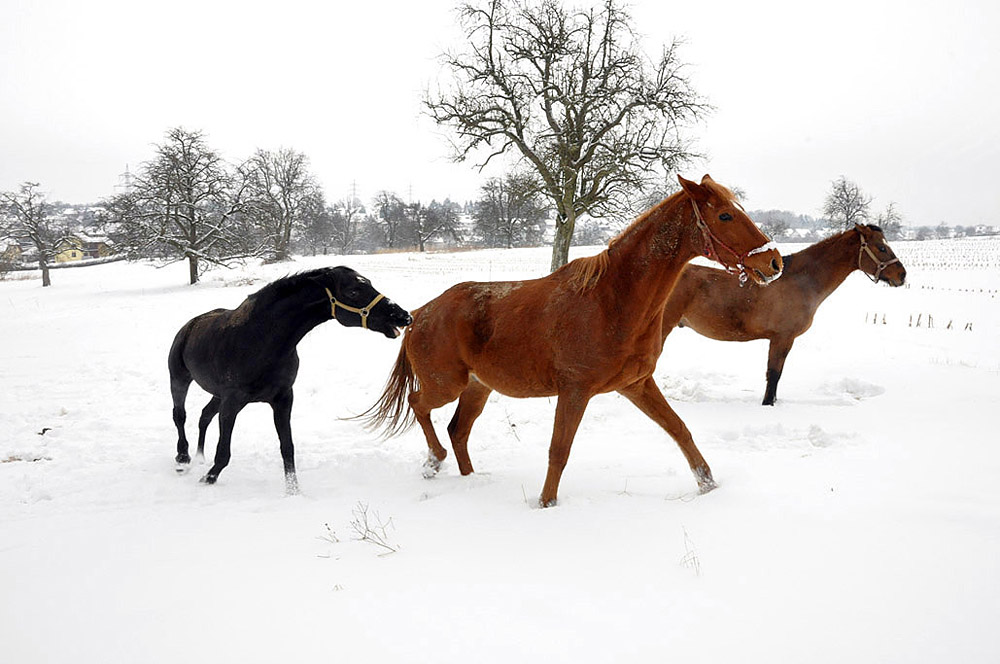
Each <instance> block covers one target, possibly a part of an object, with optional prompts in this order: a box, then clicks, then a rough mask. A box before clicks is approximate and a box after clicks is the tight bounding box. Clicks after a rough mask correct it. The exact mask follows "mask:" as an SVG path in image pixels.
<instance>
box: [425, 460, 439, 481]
mask: <svg viewBox="0 0 1000 664" xmlns="http://www.w3.org/2000/svg"><path fill="white" fill-rule="evenodd" d="M439 470H441V460H440V459H438V458H437V457H433V456H428V457H427V460H426V461H424V466H423V470H422V471H421V474H422V475H423V476H424V479H425V480H429V479H432V478H434V477H435V476H437V474H438V471H439Z"/></svg>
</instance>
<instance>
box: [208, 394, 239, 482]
mask: <svg viewBox="0 0 1000 664" xmlns="http://www.w3.org/2000/svg"><path fill="white" fill-rule="evenodd" d="M244 406H246V401H243V400H242V399H236V398H232V397H230V398H225V397H223V398H222V400H221V402H220V404H219V444H218V445H217V446H216V448H215V463H214V464H212V467H211V468H210V469H209V470H208V472H207V473H206V474H205V476H204V477H203V478H201V481H202V482H204V483H205V484H215V481H216V480H218V479H219V473H221V472H222V469H223V468H225V467H226V466H228V465H229V458H230V455H231V453H230V443H231V442H232V439H233V425H235V424H236V416H237V415H239V414H240V411H241V410H243V407H244Z"/></svg>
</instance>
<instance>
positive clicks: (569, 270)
mask: <svg viewBox="0 0 1000 664" xmlns="http://www.w3.org/2000/svg"><path fill="white" fill-rule="evenodd" d="M712 184H715V183H712ZM715 188H716V189H718V191H717V192H716V193H717V194H719V195H722V196H726V197H729V198H732V196H733V194H732V192H730V191H729V190H728V189H726V188H725V187H723V186H722V185H720V184H715ZM681 195H682V193H681V192H676V193H674V194H671V195H670V196H667V197H666V198H664V199H663V200H662V201H660V202H659V203H657V204H656V205H654V206H653V207H651V208H649V209H648V210H646V211H645V212H643V213H642V214H640V215H639V216H638V217H636V218H635V219H634V220H633V221H632V223H630V224H629V225H628V226H626V227H625V228H624V229H622V230H621V232H619V233H618V234H617V235H615V236H614V237H613V238H611V240H609V241H608V247H607V249H605V250H604V251H602V252H601V253H599V254H595V255H593V256H584V257H582V258H577V259H576V260H574V261H570V262H569V263H567V264H566V265H564V266H562V267H561V268H560V269H559V270H558V271H560V272H561V271H565V272H566V274H567V280H568V282H569V284H570V286H572V287H573V288H575V289H576V290H577V291H579V292H581V293H582V292H586V291H588V290H590V289H591V288H593V287H594V286H596V285H597V282H598V281H600V279H601V277H602V276H604V273H605V271H607V269H608V265H610V264H611V256H610V253H609V252H610V251H611V250H613V249H614V248H615V247H616V246H617V245H618V244H619V243H620V242H621V241H622V240H623V239H625V238H626V237H628V236H629V235H631V234H632V233H633V232H635V231H636V229H638V228H642V227H645V226H646V225H647V224H648V223H649V221H650V219H652V218H653V217H654V216H658V215H659V214H660V213H661V212H662V211H663V210H664V209H665V208H666V207H667V206H668V204H671V202H672V201H673V200H674V199H676V198H677V197H679V196H681Z"/></svg>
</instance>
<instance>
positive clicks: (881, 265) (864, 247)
mask: <svg viewBox="0 0 1000 664" xmlns="http://www.w3.org/2000/svg"><path fill="white" fill-rule="evenodd" d="M854 230H856V231H857V232H858V236H859V237H860V238H861V248H860V249H858V269H859V270H861V271H862V272H864V274H865V276H866V277H868V278H869V279H871V280H872V283H875V284H877V283H878V280H879V279H881V278H882V270H884V269H885V268H887V267H889V266H890V265H892V264H893V263H898V262H899V259H898V258H895V257H894V258H893V259H892V260H889V261H880V260H879V259H878V256H876V255H875V252H874V251H872V249H871V247H870V246H868V240H866V239H865V234H864V233H862V232H861V227H860V226H858V225H857V224H855V225H854ZM865 254H868V258H870V259H872V262H873V263H874V264H875V274H869V273H868V272H865V270H864V268H863V267H861V258H862V257H863V256H864V255H865Z"/></svg>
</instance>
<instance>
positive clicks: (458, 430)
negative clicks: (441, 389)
mask: <svg viewBox="0 0 1000 664" xmlns="http://www.w3.org/2000/svg"><path fill="white" fill-rule="evenodd" d="M492 392H493V390H491V389H490V388H488V387H486V386H485V385H483V384H482V383H480V382H479V381H478V380H476V379H475V378H473V379H472V380H470V381H469V386H468V387H467V388H465V391H463V392H462V395H461V396H460V397H459V398H458V408H456V409H455V415H454V416H453V417H452V418H451V422H449V423H448V436H449V437H451V449H453V450H455V461H457V462H458V471H459V472H460V473H462V474H463V475H468V474H469V473H471V472H473V470H472V461H471V460H470V459H469V434H470V433H471V432H472V425H473V424H474V423H475V421H476V418H477V417H479V415H480V414H481V413H482V412H483V408H484V407H485V406H486V400H487V399H489V397H490V394H491V393H492Z"/></svg>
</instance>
